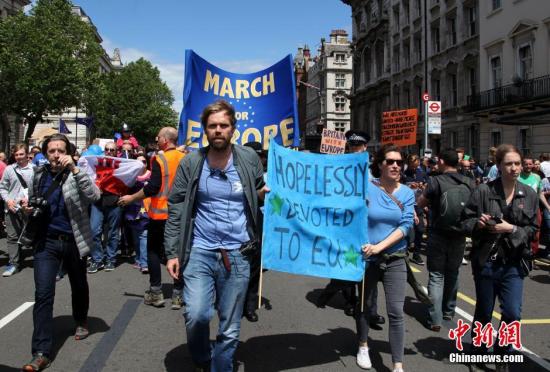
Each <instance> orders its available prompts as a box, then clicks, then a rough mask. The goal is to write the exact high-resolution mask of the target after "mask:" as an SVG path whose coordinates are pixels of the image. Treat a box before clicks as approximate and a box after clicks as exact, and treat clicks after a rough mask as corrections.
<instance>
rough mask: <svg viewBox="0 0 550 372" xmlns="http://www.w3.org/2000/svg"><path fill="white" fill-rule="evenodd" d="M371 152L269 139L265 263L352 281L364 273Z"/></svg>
mask: <svg viewBox="0 0 550 372" xmlns="http://www.w3.org/2000/svg"><path fill="white" fill-rule="evenodd" d="M368 164H369V158H368V153H367V152H363V153H357V154H344V155H321V154H312V153H303V152H298V151H292V150H290V149H285V148H284V147H281V146H279V145H277V144H276V143H274V142H273V141H272V142H271V145H270V148H269V158H268V168H267V169H268V171H267V184H268V186H269V188H270V189H271V191H270V192H269V193H268V194H267V196H266V200H265V214H264V232H263V234H264V235H263V245H262V259H263V267H264V268H267V269H273V270H277V271H284V272H288V273H293V274H303V275H311V276H319V277H323V278H335V279H343V280H351V281H360V280H362V278H363V272H364V270H365V262H364V260H363V256H362V253H361V245H362V244H365V243H367V242H368V231H367V226H368V224H367V213H368V211H367V205H366V200H367V187H368V179H369V170H368Z"/></svg>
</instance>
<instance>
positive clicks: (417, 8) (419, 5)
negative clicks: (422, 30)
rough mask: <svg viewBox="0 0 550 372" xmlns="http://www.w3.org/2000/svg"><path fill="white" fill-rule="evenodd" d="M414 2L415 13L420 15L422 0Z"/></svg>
mask: <svg viewBox="0 0 550 372" xmlns="http://www.w3.org/2000/svg"><path fill="white" fill-rule="evenodd" d="M414 4H415V5H414V10H415V14H416V16H417V17H420V16H421V15H422V0H416V1H415V3H414Z"/></svg>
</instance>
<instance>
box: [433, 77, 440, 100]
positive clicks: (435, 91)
mask: <svg viewBox="0 0 550 372" xmlns="http://www.w3.org/2000/svg"><path fill="white" fill-rule="evenodd" d="M432 94H433V100H435V101H439V100H440V99H441V80H439V79H433V80H432Z"/></svg>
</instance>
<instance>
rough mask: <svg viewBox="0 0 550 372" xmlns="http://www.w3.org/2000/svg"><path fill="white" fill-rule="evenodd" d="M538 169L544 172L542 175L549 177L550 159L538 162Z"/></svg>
mask: <svg viewBox="0 0 550 372" xmlns="http://www.w3.org/2000/svg"><path fill="white" fill-rule="evenodd" d="M540 170H541V171H542V173H544V177H550V161H543V162H542V163H540Z"/></svg>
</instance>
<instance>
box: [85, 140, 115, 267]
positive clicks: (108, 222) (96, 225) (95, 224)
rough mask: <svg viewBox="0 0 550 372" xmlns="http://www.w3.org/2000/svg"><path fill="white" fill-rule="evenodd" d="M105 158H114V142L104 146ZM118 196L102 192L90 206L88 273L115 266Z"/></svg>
mask: <svg viewBox="0 0 550 372" xmlns="http://www.w3.org/2000/svg"><path fill="white" fill-rule="evenodd" d="M105 156H111V157H116V145H115V143H114V142H107V143H106V144H105ZM118 197H119V195H115V194H112V193H110V192H107V191H103V192H102V194H101V199H100V200H99V201H98V202H97V203H95V204H92V207H91V214H90V219H91V224H92V231H93V234H94V245H93V246H92V252H91V257H92V260H91V262H90V265H89V266H88V273H89V274H94V273H97V272H98V270H101V269H105V271H113V270H114V269H115V264H116V254H117V251H118V243H119V241H120V223H121V217H122V209H120V208H119V207H118V206H117V201H118ZM104 225H105V226H106V227H107V234H106V242H105V249H104V248H103V247H104V245H103V227H104Z"/></svg>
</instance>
